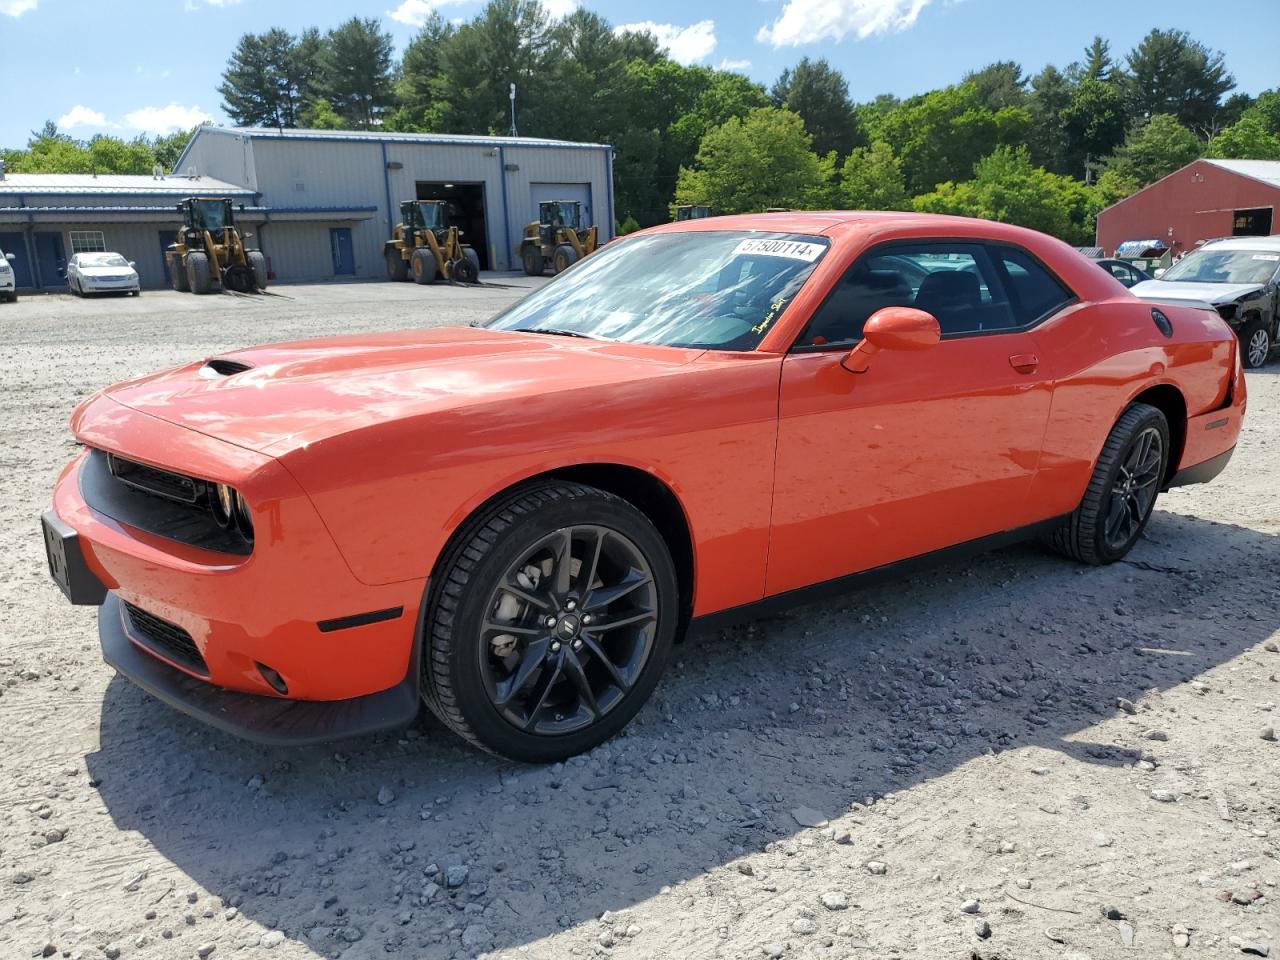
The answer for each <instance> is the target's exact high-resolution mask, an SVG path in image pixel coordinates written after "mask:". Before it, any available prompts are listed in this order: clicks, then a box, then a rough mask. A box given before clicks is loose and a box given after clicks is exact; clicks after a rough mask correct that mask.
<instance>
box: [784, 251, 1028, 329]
mask: <svg viewBox="0 0 1280 960" xmlns="http://www.w3.org/2000/svg"><path fill="white" fill-rule="evenodd" d="M885 307H916V308H917V309H920V310H924V311H926V312H928V313H931V314H933V316H934V317H935V318H937V321H938V326H939V327H941V328H942V335H943V336H944V337H947V336H951V337H954V336H963V335H965V334H976V333H987V332H991V331H1000V330H1011V329H1013V328H1014V327H1017V326H1019V325H1020V324H1019V322H1018V321H1017V319H1016V315H1015V312H1014V310H1013V308H1012V305H1011V304H1010V302H1009V298H1008V296H1007V295H1006V293H1005V288H1004V286H1003V284H1002V283H1001V281H1000V279H999V276H998V273H997V271H996V270H994V269H993V266H992V262H991V259H990V257H989V256H988V254H987V251H986V250H985V248H984V247H983V246H982V245H981V244H976V243H966V242H962V241H956V242H950V241H944V242H926V243H917V244H892V245H886V246H882V247H877V248H875V249H873V250H871V251H870V252H868V253H866V254H864V255H863V256H861V257H859V258H858V260H857V261H856V262H855V263H854V264H853V266H851V267H850V268H849V269H848V271H847V272H846V273H845V275H844V276H843V277H841V278H840V280H839V282H838V283H837V284H836V286H835V288H834V289H833V290H832V291H831V293H830V294H829V295H828V296H827V299H826V300H825V301H823V303H822V305H821V306H820V307H818V309H817V310H816V311H815V312H814V315H813V317H812V318H810V320H809V325H808V326H807V327H806V328H805V331H804V333H802V334H801V335H800V339H799V340H798V341H797V343H796V346H797V347H802V348H803V347H807V348H812V347H825V346H845V345H849V344H853V343H856V342H857V341H858V340H860V339H862V328H863V325H864V324H865V323H866V322H867V320H868V319H869V318H870V317H871V315H872V314H873V313H875V312H876V311H877V310H881V309H883V308H885Z"/></svg>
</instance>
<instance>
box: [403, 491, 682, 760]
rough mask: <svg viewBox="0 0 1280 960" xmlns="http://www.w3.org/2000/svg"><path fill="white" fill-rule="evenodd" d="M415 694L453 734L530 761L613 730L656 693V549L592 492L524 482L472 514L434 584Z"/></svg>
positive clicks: (631, 512) (663, 587)
mask: <svg viewBox="0 0 1280 960" xmlns="http://www.w3.org/2000/svg"><path fill="white" fill-rule="evenodd" d="M434 578H435V583H436V584H438V586H437V587H435V588H434V591H433V597H432V601H431V603H430V605H429V608H428V612H427V622H426V630H425V636H426V640H425V642H426V650H425V651H424V660H425V664H424V667H423V691H424V692H423V696H424V699H425V700H426V703H427V706H428V707H429V708H430V709H431V711H432V712H433V713H435V714H436V716H438V717H439V718H440V719H441V720H442V721H443V722H444V723H445V724H446V725H448V726H449V727H450V728H451V729H452V730H453V731H454V732H455V733H458V734H459V735H460V736H462V737H464V738H466V739H467V740H469V741H471V742H472V743H474V744H476V745H477V746H480V747H483V748H484V749H486V750H489V751H491V752H493V753H497V754H500V755H502V756H504V757H509V758H510V759H512V760H519V761H524V762H530V763H548V762H552V761H556V760H563V759H565V758H566V757H571V756H573V755H574V754H577V753H581V752H583V751H584V750H589V749H591V748H592V747H594V746H596V745H597V744H599V743H602V742H603V741H605V740H607V739H608V738H609V737H612V736H613V735H614V734H616V733H617V732H618V731H619V730H621V729H622V728H623V727H624V726H625V725H626V724H627V722H628V721H630V719H631V718H632V717H633V716H634V715H635V714H636V712H637V711H638V710H639V709H640V707H641V706H643V704H644V702H645V701H646V700H647V699H648V697H649V695H650V694H651V693H652V692H653V689H654V687H655V686H656V685H657V682H658V678H659V676H660V675H661V673H662V671H663V668H664V667H665V665H666V661H667V658H668V656H669V654H670V651H671V645H672V643H673V642H674V639H675V633H676V623H677V619H678V609H679V603H678V600H677V586H676V578H675V572H674V567H673V565H672V562H671V556H670V554H669V552H668V550H667V547H666V543H665V542H664V541H663V539H662V537H661V535H660V534H659V533H658V531H657V530H656V529H655V528H654V526H653V524H652V523H650V522H649V520H648V518H647V517H645V515H644V514H643V513H641V512H640V511H639V510H637V509H636V508H635V507H634V506H632V505H631V504H630V503H628V502H627V501H625V500H622V499H620V498H618V497H616V496H613V495H612V494H609V493H606V492H604V491H603V490H597V489H595V488H593V487H585V486H580V485H578V484H573V483H560V482H546V483H538V484H534V485H530V486H527V487H524V488H523V489H519V490H516V491H513V492H512V494H511V495H510V496H508V497H506V498H505V499H503V500H501V501H500V502H498V503H496V504H495V505H494V506H492V507H491V508H489V509H487V510H485V511H484V512H483V513H482V514H481V515H479V516H478V517H477V518H476V519H475V520H474V521H473V522H472V523H471V524H470V526H469V527H468V528H467V529H466V530H465V531H464V532H463V533H462V534H460V535H459V536H458V537H457V539H456V542H455V543H454V544H453V545H452V547H451V548H450V550H449V552H448V553H447V554H446V555H445V556H444V558H443V559H442V566H441V569H439V570H437V571H436V574H435V575H434Z"/></svg>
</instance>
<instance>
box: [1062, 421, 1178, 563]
mask: <svg viewBox="0 0 1280 960" xmlns="http://www.w3.org/2000/svg"><path fill="white" fill-rule="evenodd" d="M1169 455H1170V445H1169V421H1168V420H1167V419H1166V418H1165V415H1164V414H1163V413H1162V412H1161V411H1160V410H1159V409H1157V408H1156V407H1153V406H1151V405H1149V404H1146V403H1134V404H1130V406H1129V407H1128V409H1126V410H1125V411H1124V413H1122V414H1121V415H1120V419H1119V420H1117V421H1116V423H1115V426H1113V427H1112V428H1111V433H1110V434H1109V435H1108V436H1107V439H1106V441H1105V442H1104V443H1103V446H1102V451H1101V453H1100V454H1099V455H1098V461H1097V464H1096V465H1095V466H1094V468H1093V476H1092V477H1091V478H1090V480H1089V486H1088V487H1087V488H1086V489H1085V493H1084V497H1083V498H1082V499H1081V501H1080V505H1079V506H1078V507H1076V509H1075V510H1073V511H1072V512H1071V513H1070V514H1069V515H1068V516H1067V517H1065V518H1064V519H1063V520H1062V522H1061V523H1059V524H1058V525H1057V526H1056V527H1055V528H1054V529H1053V530H1052V531H1050V532H1049V533H1048V534H1046V535H1045V541H1046V542H1047V543H1048V545H1049V546H1051V547H1052V548H1053V549H1055V550H1057V551H1058V552H1059V553H1061V554H1064V555H1066V556H1068V557H1070V558H1072V559H1073V560H1079V561H1080V562H1081V563H1088V564H1093V565H1095V566H1101V565H1103V564H1108V563H1115V562H1116V561H1117V560H1121V559H1123V558H1124V557H1125V556H1126V555H1127V554H1128V553H1129V551H1130V550H1132V549H1133V545H1134V544H1135V543H1137V542H1138V538H1139V537H1141V536H1142V531H1143V530H1144V529H1145V528H1146V525H1147V521H1148V520H1150V519H1151V514H1152V511H1153V510H1154V509H1155V503H1156V497H1157V495H1158V494H1159V493H1160V489H1161V487H1162V486H1163V485H1164V480H1165V475H1166V472H1167V468H1168V464H1169Z"/></svg>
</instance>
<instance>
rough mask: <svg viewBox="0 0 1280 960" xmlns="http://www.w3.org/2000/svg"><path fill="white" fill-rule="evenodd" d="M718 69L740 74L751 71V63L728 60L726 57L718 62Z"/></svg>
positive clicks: (748, 61)
mask: <svg viewBox="0 0 1280 960" xmlns="http://www.w3.org/2000/svg"><path fill="white" fill-rule="evenodd" d="M720 69H721V70H733V71H735V72H737V73H741V72H742V71H743V70H750V69H751V61H750V60H730V59H729V58H728V57H725V58H724V59H723V60H721V61H720Z"/></svg>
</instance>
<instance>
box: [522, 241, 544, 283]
mask: <svg viewBox="0 0 1280 960" xmlns="http://www.w3.org/2000/svg"><path fill="white" fill-rule="evenodd" d="M520 262H521V263H522V264H523V265H524V272H525V275H526V276H530V277H540V276H542V275H543V274H544V273H545V272H546V270H547V265H546V264H545V263H543V262H542V251H541V250H539V249H538V247H537V245H536V244H532V243H526V244H525V245H524V247H523V248H522V249H521V250H520Z"/></svg>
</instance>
